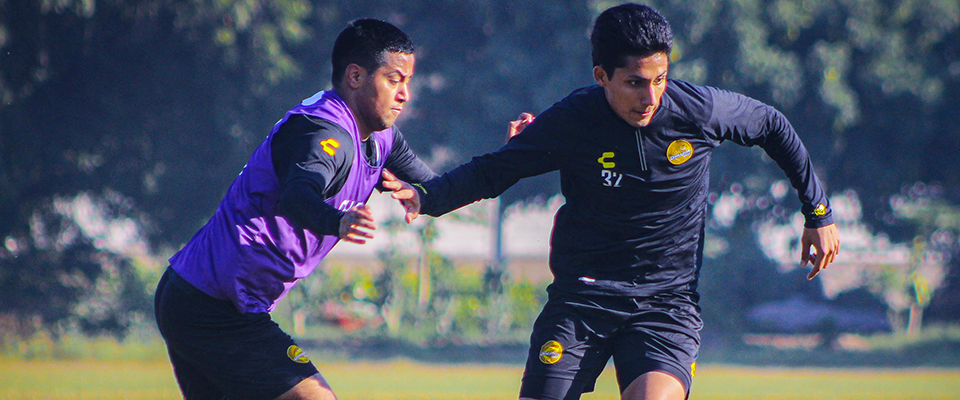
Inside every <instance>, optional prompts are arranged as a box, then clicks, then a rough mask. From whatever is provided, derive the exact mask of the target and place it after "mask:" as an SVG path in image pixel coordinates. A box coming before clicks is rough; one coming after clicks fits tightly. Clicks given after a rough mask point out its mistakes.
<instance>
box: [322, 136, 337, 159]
mask: <svg viewBox="0 0 960 400" xmlns="http://www.w3.org/2000/svg"><path fill="white" fill-rule="evenodd" d="M320 145H321V146H323V152H324V153H327V154H329V155H331V156H332V155H334V154H337V150H336V149H339V148H340V142H338V141H337V139H333V138H330V139H327V140H324V141H321V142H320Z"/></svg>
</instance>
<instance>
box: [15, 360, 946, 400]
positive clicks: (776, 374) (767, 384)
mask: <svg viewBox="0 0 960 400" xmlns="http://www.w3.org/2000/svg"><path fill="white" fill-rule="evenodd" d="M319 368H320V370H321V372H323V373H324V376H326V378H327V380H328V381H329V382H330V383H331V385H333V388H334V390H335V391H336V393H337V394H338V396H339V397H340V399H341V400H350V399H383V400H391V399H396V400H401V399H403V400H441V399H444V400H447V399H471V400H481V399H483V400H486V399H491V400H492V399H515V398H516V397H517V390H518V388H519V387H520V374H521V372H522V366H520V365H509V366H505V365H454V364H424V363H414V362H408V361H387V362H382V363H375V362H335V363H321V364H319ZM617 393H618V391H617V384H616V379H615V378H614V376H613V373H612V370H610V369H608V370H607V371H606V372H604V374H603V375H602V376H601V378H600V382H599V383H598V385H597V391H596V392H595V393H592V394H588V395H585V396H584V397H583V399H585V400H591V399H592V400H613V399H618V398H619V396H618V394H617ZM179 398H180V396H179V392H178V390H177V387H176V383H175V381H174V378H173V373H172V370H171V367H170V365H169V364H168V363H167V362H164V361H83V360H66V361H41V360H32V361H24V360H17V359H2V360H0V400H7V399H10V400H13V399H17V400H19V399H31V400H33V399H71V400H79V399H96V400H112V399H171V400H173V399H179ZM691 399H701V400H726V399H731V400H732V399H769V400H801V399H804V400H805V399H831V400H855V399H856V400H861V399H862V400H867V399H869V400H884V399H890V400H894V399H896V400H911V399H917V400H921V399H923V400H948V399H960V370H958V369H822V368H820V369H774V368H769V369H767V368H743V367H730V366H721V365H701V366H699V367H698V368H697V376H696V377H695V378H694V387H693V395H692V396H691Z"/></svg>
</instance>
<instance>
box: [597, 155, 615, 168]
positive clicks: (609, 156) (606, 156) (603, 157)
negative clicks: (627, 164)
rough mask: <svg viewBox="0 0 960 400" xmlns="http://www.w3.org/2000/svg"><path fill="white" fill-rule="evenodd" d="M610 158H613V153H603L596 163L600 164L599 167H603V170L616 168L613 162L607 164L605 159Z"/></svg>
mask: <svg viewBox="0 0 960 400" xmlns="http://www.w3.org/2000/svg"><path fill="white" fill-rule="evenodd" d="M610 158H613V152H612V151H608V152H605V153H603V155H601V156H600V158H598V159H597V162H598V163H600V164H601V165H603V167H604V168H613V167H616V166H617V164H616V163H614V162H613V161H610V162H607V159H610Z"/></svg>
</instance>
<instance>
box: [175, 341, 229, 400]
mask: <svg viewBox="0 0 960 400" xmlns="http://www.w3.org/2000/svg"><path fill="white" fill-rule="evenodd" d="M169 354H170V364H172V365H173V375H174V377H176V378H177V385H178V386H180V392H181V393H183V398H184V399H185V400H205V399H223V398H224V397H225V395H224V394H223V392H221V391H220V389H217V386H216V385H214V383H213V382H211V381H210V380H209V379H207V377H206V376H204V374H203V373H201V372H200V371H199V370H197V369H196V368H194V367H193V366H191V365H190V363H188V362H187V361H186V360H184V359H183V358H182V357H180V356H179V355H177V354H176V353H174V352H172V351H171V352H169Z"/></svg>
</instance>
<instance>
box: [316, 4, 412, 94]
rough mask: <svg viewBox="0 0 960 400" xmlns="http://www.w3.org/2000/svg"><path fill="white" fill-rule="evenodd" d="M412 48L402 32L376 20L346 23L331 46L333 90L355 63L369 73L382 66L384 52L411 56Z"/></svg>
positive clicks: (364, 19)
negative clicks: (349, 67) (349, 66)
mask: <svg viewBox="0 0 960 400" xmlns="http://www.w3.org/2000/svg"><path fill="white" fill-rule="evenodd" d="M414 51H416V48H415V47H414V46H413V41H412V40H410V37H408V36H407V34H406V33H403V31H401V30H400V28H397V27H396V26H393V25H391V24H390V23H388V22H384V21H381V20H378V19H372V18H361V19H356V20H353V21H350V22H349V23H347V27H346V28H344V29H343V31H341V32H340V35H338V36H337V41H336V42H334V43H333V57H332V62H333V76H332V78H331V80H332V81H333V87H334V88H337V87H339V86H340V81H341V80H342V79H343V74H344V73H345V72H346V70H347V66H348V65H350V64H357V65H359V66H361V67H363V68H366V70H367V71H368V72H370V73H373V71H376V70H377V69H378V68H380V67H381V66H383V65H384V64H386V57H385V56H384V53H387V52H390V53H405V54H413V52H414Z"/></svg>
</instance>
